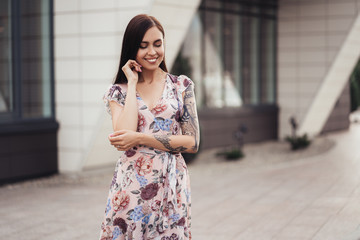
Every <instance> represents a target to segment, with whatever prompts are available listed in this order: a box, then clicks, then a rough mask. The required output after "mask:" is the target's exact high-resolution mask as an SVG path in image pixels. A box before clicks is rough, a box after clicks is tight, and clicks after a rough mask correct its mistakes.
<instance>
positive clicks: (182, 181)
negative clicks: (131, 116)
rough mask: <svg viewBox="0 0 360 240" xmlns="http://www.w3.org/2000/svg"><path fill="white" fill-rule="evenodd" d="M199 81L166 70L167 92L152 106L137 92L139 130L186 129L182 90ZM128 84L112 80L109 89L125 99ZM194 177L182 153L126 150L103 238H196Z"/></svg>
mask: <svg viewBox="0 0 360 240" xmlns="http://www.w3.org/2000/svg"><path fill="white" fill-rule="evenodd" d="M191 84H193V82H192V81H191V80H190V79H189V78H188V77H186V76H184V75H181V76H175V75H171V74H167V75H166V81H165V87H164V90H163V94H162V96H161V98H160V99H159V100H158V102H157V103H156V104H155V106H154V107H153V108H152V109H148V107H147V106H146V104H145V102H144V101H143V100H142V99H141V97H140V95H139V94H137V95H136V97H137V105H138V127H137V131H138V132H142V133H146V134H161V135H181V134H182V132H181V128H180V119H181V116H182V114H183V97H182V93H183V92H184V91H185V89H186V88H187V87H189V86H190V85H191ZM126 90H127V84H115V85H111V86H110V87H109V88H108V90H107V91H106V93H105V95H104V101H105V105H106V108H107V111H108V112H109V113H110V114H111V112H110V106H109V102H110V101H116V102H117V103H118V104H120V105H121V106H124V104H125V98H126ZM190 208H191V198H190V180H189V175H188V170H187V167H186V164H185V161H184V159H183V157H182V155H181V154H180V153H170V152H166V151H162V150H158V149H154V148H152V147H147V146H136V147H134V148H132V149H130V150H127V151H126V152H122V153H121V156H120V158H119V160H118V161H117V163H116V166H115V172H114V176H113V179H112V182H111V184H110V190H109V195H108V199H107V204H106V209H105V216H104V220H103V222H102V224H101V233H100V239H101V240H110V239H111V240H115V239H134V240H140V239H157V240H185V239H191V232H190V226H191V214H190Z"/></svg>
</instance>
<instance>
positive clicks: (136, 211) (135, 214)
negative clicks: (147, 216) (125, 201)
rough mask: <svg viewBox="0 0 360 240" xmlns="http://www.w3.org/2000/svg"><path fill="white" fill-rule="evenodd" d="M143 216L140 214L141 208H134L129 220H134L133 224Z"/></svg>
mask: <svg viewBox="0 0 360 240" xmlns="http://www.w3.org/2000/svg"><path fill="white" fill-rule="evenodd" d="M143 216H144V213H143V212H142V206H136V207H135V208H134V211H133V212H132V213H131V214H130V218H131V219H132V220H134V222H137V221H139V220H140V219H141V218H142V217H143Z"/></svg>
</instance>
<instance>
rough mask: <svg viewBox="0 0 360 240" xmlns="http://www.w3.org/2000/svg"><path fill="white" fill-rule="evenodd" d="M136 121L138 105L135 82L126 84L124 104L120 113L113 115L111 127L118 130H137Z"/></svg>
mask: <svg viewBox="0 0 360 240" xmlns="http://www.w3.org/2000/svg"><path fill="white" fill-rule="evenodd" d="M137 123H138V107H137V100H136V84H128V89H127V94H126V98H125V106H124V107H123V109H122V111H121V114H118V116H117V117H113V129H114V131H119V130H125V129H126V130H132V131H136V130H137Z"/></svg>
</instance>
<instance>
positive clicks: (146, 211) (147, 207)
mask: <svg viewBox="0 0 360 240" xmlns="http://www.w3.org/2000/svg"><path fill="white" fill-rule="evenodd" d="M142 212H143V213H144V215H149V214H150V213H151V207H150V204H148V203H147V202H145V203H144V205H143V208H142Z"/></svg>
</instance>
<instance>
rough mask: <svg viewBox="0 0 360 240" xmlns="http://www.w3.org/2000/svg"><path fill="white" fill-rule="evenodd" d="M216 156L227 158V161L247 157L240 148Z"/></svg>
mask: <svg viewBox="0 0 360 240" xmlns="http://www.w3.org/2000/svg"><path fill="white" fill-rule="evenodd" d="M216 156H222V157H225V159H226V160H239V159H241V158H243V157H244V156H245V155H244V153H243V152H242V151H241V149H239V148H232V149H230V150H226V151H222V152H218V153H217V154H216Z"/></svg>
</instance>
